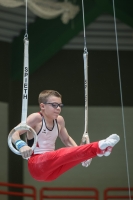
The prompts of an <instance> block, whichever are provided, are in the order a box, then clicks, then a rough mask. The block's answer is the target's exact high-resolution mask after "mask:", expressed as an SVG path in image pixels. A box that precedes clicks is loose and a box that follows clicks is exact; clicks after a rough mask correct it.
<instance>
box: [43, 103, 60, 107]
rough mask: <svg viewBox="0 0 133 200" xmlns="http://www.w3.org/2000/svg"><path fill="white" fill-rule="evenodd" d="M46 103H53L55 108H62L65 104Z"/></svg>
mask: <svg viewBox="0 0 133 200" xmlns="http://www.w3.org/2000/svg"><path fill="white" fill-rule="evenodd" d="M44 104H49V105H51V106H52V107H53V108H58V106H59V107H60V108H62V107H63V106H64V105H63V104H62V103H44Z"/></svg>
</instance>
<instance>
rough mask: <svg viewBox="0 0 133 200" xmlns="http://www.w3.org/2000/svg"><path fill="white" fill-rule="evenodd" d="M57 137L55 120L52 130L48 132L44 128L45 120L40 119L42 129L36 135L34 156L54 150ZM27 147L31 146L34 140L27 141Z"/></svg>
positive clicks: (45, 127)
mask: <svg viewBox="0 0 133 200" xmlns="http://www.w3.org/2000/svg"><path fill="white" fill-rule="evenodd" d="M58 135H59V129H58V124H57V120H56V119H55V120H53V128H52V130H49V129H48V128H47V126H46V122H45V119H44V118H43V117H42V127H41V129H40V131H39V132H38V134H37V145H36V147H35V149H34V154H42V153H45V152H49V151H54V150H55V141H56V139H57V137H58ZM27 142H28V145H29V146H32V144H33V142H34V138H33V139H31V140H27Z"/></svg>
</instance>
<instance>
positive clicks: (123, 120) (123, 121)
mask: <svg viewBox="0 0 133 200" xmlns="http://www.w3.org/2000/svg"><path fill="white" fill-rule="evenodd" d="M113 13H114V25H115V36H116V49H117V62H118V73H119V85H120V98H121V108H122V123H123V131H124V142H125V154H126V168H127V179H128V188H129V199H130V200H131V191H130V178H129V166H128V156H127V142H126V131H125V119H124V118H125V117H124V108H123V97H122V96H123V95H122V83H121V72H120V59H119V50H118V36H117V28H116V15H115V3H114V0H113Z"/></svg>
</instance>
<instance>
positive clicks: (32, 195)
mask: <svg viewBox="0 0 133 200" xmlns="http://www.w3.org/2000/svg"><path fill="white" fill-rule="evenodd" d="M1 187H11V188H15V189H18V188H23V189H29V190H30V193H27V192H15V191H13V192H12V191H8V190H7V191H5V190H2V189H1ZM0 195H8V196H21V197H30V198H32V200H36V189H35V187H33V186H30V185H22V184H14V183H3V182H0Z"/></svg>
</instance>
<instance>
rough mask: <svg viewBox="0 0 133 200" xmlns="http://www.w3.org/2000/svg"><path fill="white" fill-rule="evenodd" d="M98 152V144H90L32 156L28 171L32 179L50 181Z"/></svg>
mask: <svg viewBox="0 0 133 200" xmlns="http://www.w3.org/2000/svg"><path fill="white" fill-rule="evenodd" d="M99 152H100V149H99V147H98V142H92V143H90V144H85V145H81V146H76V147H65V148H61V149H58V150H55V151H50V152H46V153H43V154H34V155H32V156H31V157H30V158H29V160H28V169H29V172H30V174H31V176H32V177H33V178H34V179H36V180H38V181H52V180H54V179H56V178H58V177H59V176H60V175H61V174H63V173H64V172H66V171H68V170H69V169H71V168H72V167H74V166H76V165H78V164H80V163H81V162H83V161H85V160H88V159H90V158H94V157H95V156H97V153H99Z"/></svg>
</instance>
